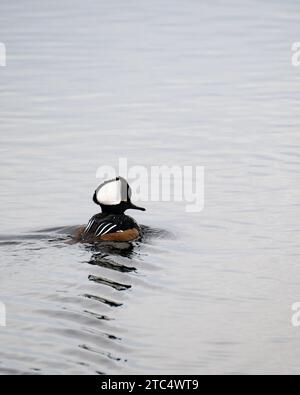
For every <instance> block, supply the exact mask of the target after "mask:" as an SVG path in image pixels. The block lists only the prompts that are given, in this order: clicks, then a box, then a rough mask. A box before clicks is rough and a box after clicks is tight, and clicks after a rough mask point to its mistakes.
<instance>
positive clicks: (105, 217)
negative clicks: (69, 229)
mask: <svg viewBox="0 0 300 395" xmlns="http://www.w3.org/2000/svg"><path fill="white" fill-rule="evenodd" d="M131 196H132V190H131V187H130V186H129V184H128V182H127V181H126V180H125V179H124V178H123V177H117V178H115V179H112V180H108V181H106V182H104V183H103V184H101V185H100V186H99V187H98V188H97V189H96V191H95V193H94V195H93V201H94V203H95V204H97V205H99V206H100V207H101V213H98V214H96V215H94V216H93V217H92V218H91V219H90V220H89V222H88V223H87V225H86V226H84V227H81V228H80V229H79V230H78V231H77V233H76V236H75V238H76V240H77V241H80V242H83V243H90V244H93V243H97V242H101V241H106V242H107V241H108V242H133V241H137V240H140V239H141V238H142V229H141V227H140V226H139V225H138V223H137V222H136V221H135V219H133V218H132V217H130V216H129V215H126V214H125V212H126V211H127V210H138V211H146V209H145V208H143V207H139V206H136V205H135V204H133V203H132V201H131Z"/></svg>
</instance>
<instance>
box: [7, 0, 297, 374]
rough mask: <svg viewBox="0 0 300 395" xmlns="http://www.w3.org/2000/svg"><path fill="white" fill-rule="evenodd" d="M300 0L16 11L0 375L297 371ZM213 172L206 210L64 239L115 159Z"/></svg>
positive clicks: (169, 213) (165, 213)
mask: <svg viewBox="0 0 300 395" xmlns="http://www.w3.org/2000/svg"><path fill="white" fill-rule="evenodd" d="M299 13H300V3H299V1H296V0H288V1H284V2H282V1H279V0H263V1H258V0H251V1H250V0H245V1H238V0H230V1H226V2H223V1H217V0H213V1H206V0H204V1H196V0H188V1H183V0H181V1H179V0H172V1H171V0H166V1H163V2H162V1H158V0H153V1H151V2H149V1H145V0H142V1H128V2H124V1H121V0H113V1H109V2H105V1H96V0H87V1H85V2H82V1H79V0H75V1H72V2H70V1H67V0H60V1H58V0H54V1H53V0H52V1H43V2H38V1H35V0H28V1H27V2H26V4H25V3H24V2H21V1H19V2H12V1H8V0H1V5H0V42H3V43H5V44H6V47H7V67H5V68H4V67H1V68H0V121H1V126H0V166H1V167H0V172H1V173H0V174H1V177H0V185H1V188H0V199H1V206H0V218H1V230H0V301H1V302H2V303H5V305H6V309H7V326H6V327H0V355H1V356H0V372H1V373H3V374H4V373H13V374H16V373H42V374H64V373H68V374H97V373H111V374H122V373H128V374H135V373H152V374H156V373H161V374H166V373H191V374H200V373H203V374H206V373H208V374H213V373H221V374H233V373H268V374H278V373H292V374H296V373H300V368H299V359H300V348H299V344H300V329H299V328H294V327H293V326H292V325H291V317H292V310H291V306H292V304H293V303H294V302H298V301H300V243H299V235H300V225H299V214H300V189H299V181H300V180H299V169H300V140H299V133H300V131H299V125H300V111H299V100H300V68H296V67H293V66H292V64H291V56H292V52H291V46H292V43H294V42H295V41H300V25H299ZM120 157H125V158H128V162H129V165H130V166H133V165H144V166H147V167H148V166H152V165H168V166H173V165H179V166H184V165H193V166H205V209H204V210H203V211H202V212H201V213H194V214H189V213H186V212H185V205H184V204H182V203H176V202H170V203H166V202H165V203H163V202H145V203H144V205H145V206H146V207H147V212H146V213H139V212H137V213H133V214H134V215H135V218H136V220H137V221H138V222H139V223H141V224H144V225H145V226H147V227H148V228H147V231H146V237H145V239H144V241H143V242H141V243H136V244H134V245H133V246H131V247H130V246H128V245H125V246H123V247H122V249H121V250H120V246H115V247H114V248H112V247H111V246H103V247H102V248H100V249H92V248H91V247H87V246H83V245H78V244H77V245H68V244H65V242H64V240H65V239H66V237H67V236H66V235H67V234H70V232H71V230H72V229H70V228H69V227H74V226H76V225H78V224H84V223H86V222H87V221H88V219H89V218H90V217H91V216H92V215H93V214H95V213H96V212H97V207H96V206H95V205H94V204H93V203H92V200H91V198H92V194H93V191H94V189H95V188H96V186H97V185H98V183H99V182H100V181H99V180H97V179H96V170H97V168H98V167H99V166H101V165H112V166H116V164H117V162H118V159H119V158H120Z"/></svg>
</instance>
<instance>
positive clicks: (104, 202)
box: [93, 177, 146, 214]
mask: <svg viewBox="0 0 300 395" xmlns="http://www.w3.org/2000/svg"><path fill="white" fill-rule="evenodd" d="M93 200H94V202H95V203H96V204H98V205H99V206H101V209H102V212H103V213H110V214H123V213H124V212H125V211H126V210H130V209H132V210H140V211H146V209H144V208H142V207H138V206H136V205H134V204H133V203H132V202H131V188H130V186H129V185H128V183H127V181H126V180H125V179H124V178H122V177H118V178H115V179H113V180H110V181H106V182H105V183H104V184H101V185H100V186H99V187H98V188H97V189H96V191H95V193H94V197H93Z"/></svg>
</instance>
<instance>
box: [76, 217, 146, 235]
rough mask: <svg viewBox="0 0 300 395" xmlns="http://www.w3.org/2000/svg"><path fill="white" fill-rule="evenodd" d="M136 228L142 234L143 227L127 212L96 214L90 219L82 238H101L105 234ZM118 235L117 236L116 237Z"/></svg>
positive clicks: (119, 232)
mask: <svg viewBox="0 0 300 395" xmlns="http://www.w3.org/2000/svg"><path fill="white" fill-rule="evenodd" d="M132 229H136V230H137V231H138V232H139V235H141V229H140V227H139V225H138V224H137V222H136V221H135V220H134V219H133V218H131V217H129V216H128V215H125V214H105V213H101V214H96V215H94V216H93V217H92V218H91V220H90V221H89V223H88V225H87V226H86V228H85V229H84V232H83V235H82V238H83V240H87V241H89V240H90V239H91V238H92V239H99V240H100V239H101V238H103V236H105V235H109V234H119V236H121V235H120V234H121V233H124V232H126V231H129V230H132ZM117 238H118V237H117V236H116V239H117Z"/></svg>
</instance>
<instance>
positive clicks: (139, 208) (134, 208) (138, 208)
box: [129, 203, 146, 211]
mask: <svg viewBox="0 0 300 395" xmlns="http://www.w3.org/2000/svg"><path fill="white" fill-rule="evenodd" d="M129 208H130V209H131V210H139V211H146V209H145V208H144V207H139V206H136V205H135V204H132V203H131V205H130V207H129Z"/></svg>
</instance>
